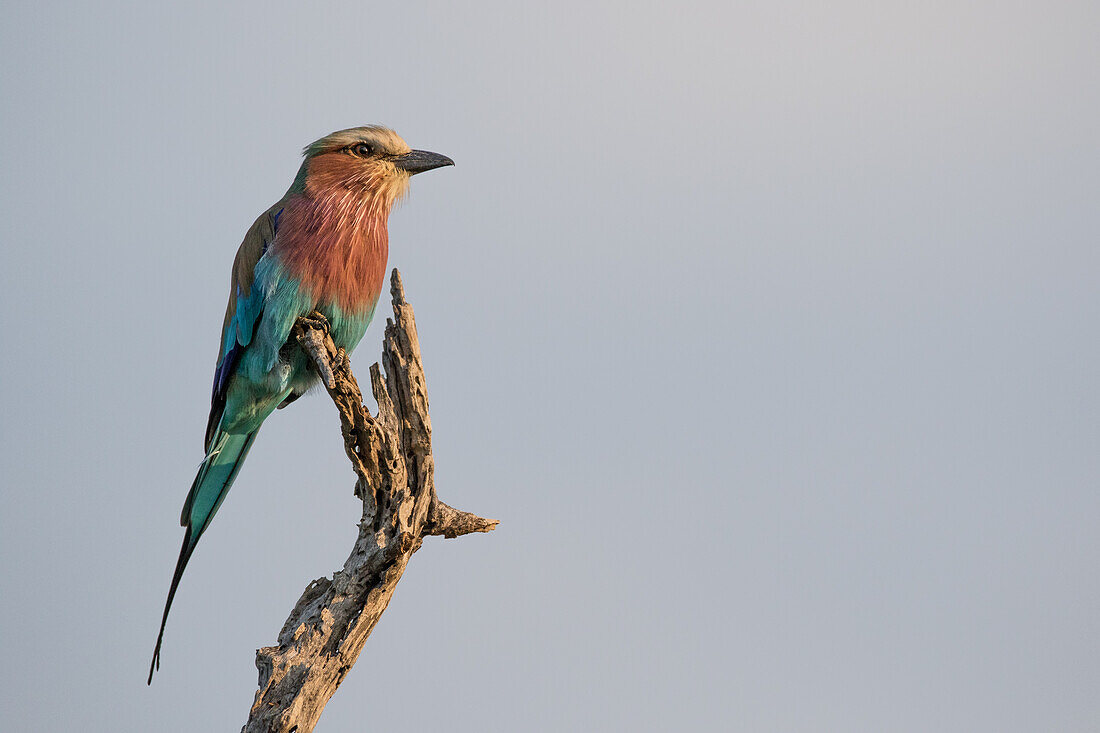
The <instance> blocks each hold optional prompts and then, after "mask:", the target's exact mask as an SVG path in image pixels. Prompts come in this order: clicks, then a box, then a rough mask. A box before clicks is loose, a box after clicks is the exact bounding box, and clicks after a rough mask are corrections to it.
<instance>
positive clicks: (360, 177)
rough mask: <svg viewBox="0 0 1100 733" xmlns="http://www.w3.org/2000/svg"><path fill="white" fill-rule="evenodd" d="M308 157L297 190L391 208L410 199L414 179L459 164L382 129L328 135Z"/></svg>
mask: <svg viewBox="0 0 1100 733" xmlns="http://www.w3.org/2000/svg"><path fill="white" fill-rule="evenodd" d="M303 155H304V156H305V160H304V161H303V162H302V167H301V169H300V170H299V171H298V176H297V177H296V178H295V179H294V185H293V186H292V187H291V190H292V191H295V190H297V192H300V193H305V194H306V195H309V196H318V195H334V194H335V195H339V196H341V197H344V196H347V195H348V194H349V193H350V194H351V195H352V196H356V197H361V200H364V201H367V200H369V201H371V202H372V203H381V204H383V205H385V206H387V208H388V206H392V205H393V203H394V202H395V201H397V200H398V199H400V198H401V197H402V196H404V195H405V193H406V192H407V191H408V188H409V178H410V177H411V176H414V175H416V174H417V173H423V172H424V171H430V170H432V169H433V168H441V167H443V166H446V165H454V161H453V160H451V159H450V158H448V157H447V156H446V155H440V154H439V153H430V152H428V151H426V150H412V149H411V148H410V147H409V146H408V144H406V143H405V141H404V140H402V139H401V137H400V136H399V135H398V134H397V133H396V132H394V131H393V130H390V129H389V128H386V127H381V126H379V125H369V126H366V127H352V128H349V129H347V130H339V131H338V132H334V133H331V134H329V135H325V136H324V137H323V138H321V139H320V140H317V141H316V142H314V143H311V144H310V145H308V146H307V147H306V149H305V150H304V151H303Z"/></svg>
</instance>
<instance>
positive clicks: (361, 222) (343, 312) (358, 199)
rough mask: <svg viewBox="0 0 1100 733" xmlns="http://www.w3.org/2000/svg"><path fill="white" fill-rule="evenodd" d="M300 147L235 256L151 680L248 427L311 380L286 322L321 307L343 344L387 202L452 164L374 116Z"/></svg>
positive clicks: (358, 334)
mask: <svg viewBox="0 0 1100 733" xmlns="http://www.w3.org/2000/svg"><path fill="white" fill-rule="evenodd" d="M304 156H305V160H304V161H303V162H302V167H301V168H300V169H299V170H298V175H297V176H295V178H294V182H293V183H292V184H291V185H290V189H289V190H288V191H287V192H286V195H284V196H283V198H282V199H280V200H279V202H278V203H277V204H275V205H274V206H272V207H271V208H270V209H268V210H267V211H265V212H264V213H262V214H260V218H258V219H256V222H255V223H254V224H253V225H252V227H251V228H250V229H249V230H248V233H247V234H245V236H244V242H242V243H241V247H240V249H239V250H237V257H236V259H235V260H234V261H233V274H232V281H231V286H230V288H231V289H230V292H229V306H228V307H227V308H226V310H225V323H224V325H223V326H222V337H221V349H220V351H219V352H218V363H217V367H216V368H215V370H214V390H213V396H212V397H211V400H210V418H209V420H208V422H207V425H206V443H205V448H206V458H205V459H204V460H203V462H202V466H200V467H199V472H198V475H197V476H195V481H194V483H192V484H191V491H190V492H189V493H188V494H187V500H186V501H185V502H184V504H183V514H182V516H181V517H180V524H182V525H183V526H184V527H185V528H186V531H185V532H184V535H183V548H182V549H181V550H180V555H179V560H178V561H177V562H176V572H175V574H174V575H173V576H172V585H171V586H170V587H169V589H168V600H167V601H166V602H165V604H164V616H163V617H162V618H161V622H160V633H159V634H158V635H157V645H156V649H155V650H154V651H153V662H152V664H151V665H150V666H149V682H150V683H152V681H153V671H154V670H155V669H156V668H158V667H159V666H160V648H161V642H162V641H163V639H164V625H165V623H166V622H167V620H168V611H169V609H170V608H171V607H172V599H173V598H174V597H175V595H176V588H177V587H178V586H179V582H180V577H181V576H182V575H183V569H184V568H185V567H186V566H187V561H188V560H189V559H190V557H191V553H193V552H194V551H195V545H196V544H197V543H198V541H199V538H200V537H202V533H203V532H205V531H206V528H207V527H208V526H209V525H210V520H211V519H212V518H213V516H214V514H215V512H217V511H218V507H219V506H221V503H222V500H224V499H225V495H226V494H227V493H228V492H229V487H230V486H231V485H232V484H233V479H235V478H236V477H237V472H238V471H240V469H241V464H242V463H243V462H244V459H245V456H246V455H248V449H249V448H250V447H251V446H252V441H253V440H255V439H256V432H257V431H258V430H259V429H260V425H261V424H262V423H263V421H264V420H265V419H266V418H267V416H268V415H270V414H271V413H272V411H274V410H275V408H276V407H279V406H280V405H285V404H288V403H290V402H292V401H293V400H295V399H297V398H298V397H299V396H300V395H301V394H302V393H303V392H305V391H306V390H307V389H309V388H310V386H311V385H312V384H313V383H314V382H315V381H316V380H317V375H316V373H315V372H314V371H313V370H312V369H311V368H310V363H309V359H308V357H307V356H306V354H305V353H304V352H303V351H302V350H301V349H300V348H299V347H298V346H297V344H292V343H290V342H289V341H288V339H289V338H290V331H291V329H292V328H293V326H294V322H295V321H296V320H297V319H298V318H299V317H300V316H304V315H306V314H308V313H310V312H311V311H315V310H316V311H319V312H321V313H322V314H323V315H324V316H325V317H326V318H327V319H328V322H329V329H330V333H331V335H332V340H333V342H334V343H335V344H336V346H337V347H338V348H342V349H344V350H345V351H347V352H348V353H350V352H351V351H352V349H354V348H355V345H356V344H358V343H359V340H360V339H361V338H362V337H363V333H364V332H365V331H366V330H367V325H368V324H369V323H370V320H371V316H372V315H374V308H375V306H376V305H377V303H378V296H379V295H380V294H381V292H382V283H383V280H384V279H385V274H386V258H387V255H388V252H389V233H388V231H387V221H388V219H389V214H390V210H391V209H392V208H393V205H394V203H395V202H396V201H397V200H398V199H400V198H401V197H403V196H404V195H405V193H406V192H407V191H408V187H409V177H410V176H412V175H415V174H416V173H420V172H422V171H428V170H432V169H433V168H439V167H441V166H445V165H454V161H452V160H451V159H450V158H448V157H446V156H444V155H439V154H438V153H429V152H427V151H424V150H410V149H409V146H408V145H406V144H405V141H404V140H402V139H401V138H400V137H398V135H397V133H395V132H393V131H392V130H389V129H386V128H384V127H377V126H370V127H353V128H351V129H348V130H340V131H339V132H334V133H332V134H331V135H326V136H325V137H323V138H321V139H320V140H318V141H317V142H315V143H313V144H312V145H310V146H308V147H307V148H306V149H305V151H304Z"/></svg>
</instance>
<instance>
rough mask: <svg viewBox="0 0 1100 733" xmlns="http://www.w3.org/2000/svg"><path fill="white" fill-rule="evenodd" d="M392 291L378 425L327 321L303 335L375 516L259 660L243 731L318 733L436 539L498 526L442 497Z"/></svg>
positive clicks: (377, 378)
mask: <svg viewBox="0 0 1100 733" xmlns="http://www.w3.org/2000/svg"><path fill="white" fill-rule="evenodd" d="M390 292H391V294H392V296H393V313H394V318H393V319H392V320H387V322H386V335H385V338H384V341H383V347H382V366H383V367H384V369H385V377H383V376H382V373H381V371H380V370H379V368H378V365H377V364H374V365H373V366H372V367H371V370H370V376H371V389H372V391H373V392H374V397H375V399H376V400H377V401H378V417H372V416H371V414H370V412H369V411H368V410H367V409H366V407H364V406H363V395H362V393H361V392H360V391H359V384H358V382H356V379H355V375H354V374H352V372H351V362H350V360H349V359H348V358H347V355H346V354H344V352H343V351H342V350H338V349H337V348H336V347H335V345H334V344H333V342H332V338H331V337H330V336H329V334H328V323H327V321H325V319H324V317H323V316H321V315H320V314H319V313H312V314H310V315H309V316H307V317H305V318H300V319H298V322H297V323H296V324H295V326H294V332H293V335H294V338H295V339H296V340H297V342H298V344H299V345H300V346H301V348H302V349H304V350H305V351H306V353H308V354H309V356H310V358H311V359H312V360H313V363H314V364H315V366H316V368H317V372H318V374H319V375H320V376H321V381H322V382H323V383H324V385H325V389H327V390H328V393H329V396H330V397H332V401H333V402H334V403H335V404H336V408H337V410H338V411H339V412H340V429H341V432H342V433H343V435H344V448H345V450H346V452H347V454H348V458H349V459H350V460H351V465H352V468H354V470H355V473H356V475H357V476H358V479H357V480H356V483H355V493H356V495H357V496H358V497H360V498H361V499H362V500H363V514H362V518H361V519H360V522H359V536H358V537H357V538H356V541H355V546H354V547H353V548H352V550H351V555H349V556H348V559H347V561H346V562H345V563H344V568H343V570H340V571H338V572H337V573H336V574H335V575H334V576H333V577H332V579H329V578H320V579H319V580H315V581H313V582H312V583H310V584H309V586H307V587H306V589H305V592H303V593H302V597H301V598H300V599H299V600H298V603H297V605H296V606H295V607H294V610H292V611H291V612H290V616H289V617H287V620H286V623H285V624H284V625H283V629H282V631H280V632H279V639H278V646H271V647H264V648H263V649H260V650H258V651H257V652H256V666H257V667H258V668H259V670H260V682H259V691H258V692H257V693H256V700H255V703H254V704H253V705H252V711H251V714H250V715H249V718H248V723H246V724H245V726H244V728H243V729H242V733H261V732H262V733H308V732H309V731H312V730H313V727H314V725H316V723H317V719H318V718H319V717H320V715H321V711H322V710H324V708H325V704H326V703H328V701H329V698H331V697H332V695H333V694H334V693H335V692H336V688H337V687H339V686H340V683H341V682H342V681H343V679H344V677H345V676H346V675H347V673H348V670H350V669H351V667H352V665H353V664H355V660H356V659H357V658H358V657H359V652H360V651H361V650H362V648H363V644H364V643H366V640H367V637H368V636H370V633H371V631H372V630H373V629H374V625H375V624H376V623H378V619H379V618H380V617H381V616H382V612H383V611H385V610H386V606H387V605H388V604H389V602H390V598H391V597H392V596H393V591H394V589H395V588H396V586H397V582H398V581H399V580H400V579H401V575H402V574H403V573H404V571H405V566H406V565H407V564H408V562H409V559H410V558H411V557H412V554H413V553H414V552H416V551H417V550H418V549H419V548H420V545H421V543H422V542H423V539H424V537H426V536H428V535H442V536H443V537H458V536H460V535H464V534H469V533H471V532H488V531H490V530H492V529H493V528H495V527H496V525H497V522H496V520H493V519H483V518H482V517H478V516H476V515H474V514H469V513H467V512H462V511H458V510H457V509H454V508H452V507H449V506H447V505H446V504H444V503H443V502H441V501H439V499H438V498H436V494H435V484H434V481H433V474H434V468H435V463H434V460H433V458H432V423H431V419H430V418H429V417H428V394H427V389H426V387H425V382H424V368H423V366H422V365H421V362H420V344H419V342H418V340H417V336H416V323H415V321H414V319H413V310H412V306H410V305H409V304H408V303H407V302H406V301H405V291H404V289H403V288H402V285H401V276H400V274H399V273H398V272H397V270H396V269H395V270H394V271H393V274H392V276H391V278H390Z"/></svg>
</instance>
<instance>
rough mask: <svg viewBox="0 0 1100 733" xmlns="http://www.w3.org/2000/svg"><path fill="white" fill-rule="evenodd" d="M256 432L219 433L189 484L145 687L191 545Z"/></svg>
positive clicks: (215, 508) (154, 666)
mask: <svg viewBox="0 0 1100 733" xmlns="http://www.w3.org/2000/svg"><path fill="white" fill-rule="evenodd" d="M256 432H257V431H256V430H253V431H252V432H251V433H242V434H236V435H232V434H229V433H224V432H219V433H218V435H217V436H216V437H215V438H214V442H213V448H212V449H211V450H210V452H209V453H208V454H207V455H206V458H205V460H203V462H202V466H200V467H199V473H198V475H197V476H195V482H194V483H192V484H191V492H190V493H189V494H188V495H187V501H185V502H184V504H183V514H182V516H180V524H182V525H183V526H184V527H186V528H187V532H186V533H185V534H184V536H183V547H182V548H180V556H179V559H178V560H177V561H176V572H175V574H174V575H172V585H171V586H170V587H169V588H168V600H167V601H165V603H164V615H163V616H162V617H161V619H160V633H158V634H157V646H156V649H155V650H154V651H153V661H152V663H151V664H150V665H149V680H148V682H147V684H152V683H153V672H154V671H155V670H156V669H159V668H160V645H161V642H162V641H163V640H164V625H165V624H166V623H167V622H168V611H169V609H171V608H172V599H173V598H175V596H176V588H177V587H179V583H180V578H181V577H183V569H184V568H186V567H187V561H188V560H190V559H191V553H192V552H194V551H195V545H197V544H198V543H199V538H200V537H202V533H203V532H205V531H206V528H207V526H208V525H209V524H210V520H211V519H213V518H214V514H215V513H216V512H217V511H218V507H220V506H221V503H222V500H224V499H225V495H226V494H228V493H229V487H230V486H232V485H233V479H235V478H237V473H238V472H239V471H240V470H241V464H242V463H244V459H245V456H247V455H248V449H249V448H251V447H252V441H253V440H255V439H256Z"/></svg>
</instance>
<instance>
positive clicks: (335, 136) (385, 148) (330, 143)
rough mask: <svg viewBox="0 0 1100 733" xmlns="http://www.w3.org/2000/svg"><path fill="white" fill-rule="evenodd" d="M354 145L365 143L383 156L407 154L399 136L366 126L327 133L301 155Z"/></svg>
mask: <svg viewBox="0 0 1100 733" xmlns="http://www.w3.org/2000/svg"><path fill="white" fill-rule="evenodd" d="M356 143H367V144H368V145H371V146H373V147H374V149H375V150H378V151H379V152H381V153H383V154H385V155H401V154H403V153H407V152H409V146H408V145H407V144H405V141H404V140H402V139H401V136H400V135H398V134H397V133H396V132H394V131H393V130H391V129H390V128H388V127H382V126H381V125H366V126H364V127H349V128H348V129H346V130H338V131H337V132H333V133H329V134H328V135H325V136H324V137H323V138H321V139H320V140H317V141H316V142H313V143H310V144H309V145H308V146H306V149H305V150H303V151H302V154H303V155H305V156H306V157H307V158H309V157H312V156H314V155H320V154H321V153H327V152H329V151H330V150H339V149H341V148H346V147H348V146H349V145H355V144H356Z"/></svg>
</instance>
